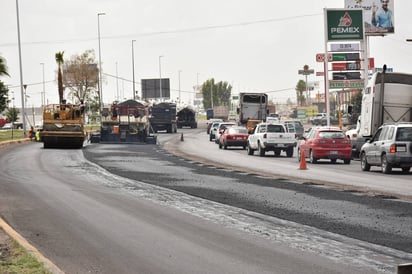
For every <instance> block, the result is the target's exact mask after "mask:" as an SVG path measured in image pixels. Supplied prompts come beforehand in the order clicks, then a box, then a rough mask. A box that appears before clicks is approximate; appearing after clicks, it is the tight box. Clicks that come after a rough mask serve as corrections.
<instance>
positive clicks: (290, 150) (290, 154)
mask: <svg viewBox="0 0 412 274" xmlns="http://www.w3.org/2000/svg"><path fill="white" fill-rule="evenodd" d="M286 156H287V157H289V158H290V157H293V147H288V148H287V149H286Z"/></svg>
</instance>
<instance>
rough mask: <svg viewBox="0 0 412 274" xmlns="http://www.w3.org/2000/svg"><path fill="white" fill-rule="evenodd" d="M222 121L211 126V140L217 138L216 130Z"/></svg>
mask: <svg viewBox="0 0 412 274" xmlns="http://www.w3.org/2000/svg"><path fill="white" fill-rule="evenodd" d="M220 123H222V122H213V123H212V126H211V127H210V133H209V141H213V140H214V139H215V138H216V131H217V128H218V126H219V124H220Z"/></svg>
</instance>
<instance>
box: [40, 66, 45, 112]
mask: <svg viewBox="0 0 412 274" xmlns="http://www.w3.org/2000/svg"><path fill="white" fill-rule="evenodd" d="M40 65H41V66H42V71H43V92H42V96H41V105H42V107H44V105H45V98H46V87H45V82H44V63H40Z"/></svg>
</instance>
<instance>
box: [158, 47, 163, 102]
mask: <svg viewBox="0 0 412 274" xmlns="http://www.w3.org/2000/svg"><path fill="white" fill-rule="evenodd" d="M162 57H163V55H160V56H159V80H160V84H159V86H160V94H159V96H160V101H162V97H163V96H162V63H161V62H160V60H161V58H162Z"/></svg>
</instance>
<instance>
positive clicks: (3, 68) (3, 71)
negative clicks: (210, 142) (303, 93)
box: [0, 56, 10, 76]
mask: <svg viewBox="0 0 412 274" xmlns="http://www.w3.org/2000/svg"><path fill="white" fill-rule="evenodd" d="M0 76H10V75H9V72H8V69H7V64H6V59H4V58H3V57H2V56H0Z"/></svg>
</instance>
